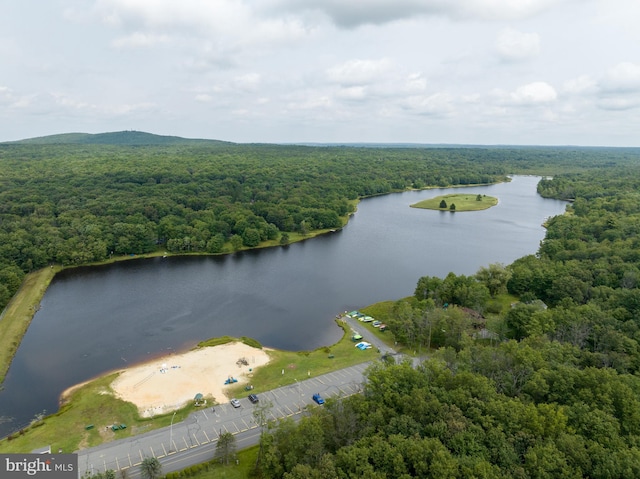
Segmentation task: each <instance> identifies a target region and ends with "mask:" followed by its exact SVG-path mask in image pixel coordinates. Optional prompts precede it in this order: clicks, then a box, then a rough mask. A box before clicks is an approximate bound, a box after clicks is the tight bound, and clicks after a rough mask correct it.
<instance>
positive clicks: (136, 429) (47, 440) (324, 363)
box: [0, 332, 377, 477]
mask: <svg viewBox="0 0 640 479" xmlns="http://www.w3.org/2000/svg"><path fill="white" fill-rule="evenodd" d="M230 341H237V339H236V338H230V337H223V338H214V339H212V340H209V341H204V342H203V343H201V344H224V343H226V342H230ZM243 341H244V342H247V341H248V342H251V341H252V340H251V339H250V338H246V340H243ZM269 354H270V356H271V357H272V360H271V362H270V363H269V364H268V365H266V366H263V367H261V368H259V369H257V370H256V371H254V376H253V378H252V384H253V386H254V389H253V391H252V392H261V391H267V390H269V389H274V388H277V387H280V386H286V385H289V384H294V383H295V382H296V381H301V380H303V379H307V378H308V377H312V376H317V375H320V374H323V373H327V372H330V371H334V370H336V369H340V368H344V367H347V366H351V365H353V364H359V363H361V362H365V361H369V360H372V359H375V358H376V357H377V352H374V351H372V350H367V351H360V350H359V349H356V348H354V347H353V343H352V342H351V340H350V335H349V334H347V333H346V332H345V334H344V335H343V338H342V339H341V340H340V341H339V342H338V343H336V344H335V345H333V346H330V347H324V348H319V349H317V350H314V351H308V352H307V351H305V352H291V351H275V350H273V351H269ZM282 371H284V374H283V373H282ZM116 377H117V373H114V374H109V375H107V376H103V377H100V378H98V379H95V380H93V381H90V382H88V383H85V384H83V385H80V386H78V387H77V388H75V389H74V390H73V391H71V392H70V393H69V394H68V395H67V397H66V399H65V403H64V404H63V405H62V407H61V408H60V410H59V411H58V412H57V413H55V414H52V415H50V416H47V417H45V418H43V419H41V420H38V421H35V422H34V423H33V424H32V425H31V426H30V427H28V428H26V429H25V430H23V431H21V432H19V433H16V434H13V435H12V436H10V439H9V438H7V439H5V440H3V441H1V442H0V452H3V453H4V452H25V451H31V450H34V449H36V448H39V447H42V446H46V445H51V448H52V450H53V451H58V450H60V449H61V450H62V451H63V452H73V451H75V450H78V449H80V448H87V447H92V446H97V445H99V444H101V443H103V442H108V441H112V440H115V439H120V438H123V437H128V436H133V435H136V434H141V433H143V432H147V431H150V430H153V429H158V428H161V427H165V426H168V425H169V424H170V423H171V418H172V416H173V413H168V414H165V415H163V416H156V417H154V418H149V419H146V418H141V417H140V416H139V415H138V410H137V408H136V406H135V405H133V404H132V403H129V402H126V401H122V400H120V399H117V398H115V397H114V396H113V394H112V389H111V387H110V384H111V383H112V382H113V381H114V380H115V378H116ZM231 391H232V392H230V393H229V394H233V395H236V396H237V397H244V396H246V395H248V394H249V392H248V391H246V390H245V389H244V387H243V386H237V387H236V388H235V389H231ZM194 410H195V406H193V405H192V404H189V405H188V406H187V407H185V408H184V409H181V410H179V411H178V412H177V413H176V417H175V420H174V421H176V422H177V421H182V420H183V419H186V417H187V416H188V415H189V414H191V413H192V412H193V411H194ZM90 424H92V425H93V427H92V428H90V429H87V428H86V427H87V426H88V425H90ZM113 424H126V426H127V427H126V429H122V430H118V431H113V430H111V429H110V428H109V426H111V425H113ZM226 469H227V468H225V470H226ZM229 477H232V476H229ZM245 477H246V476H245Z"/></svg>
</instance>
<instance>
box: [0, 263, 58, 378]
mask: <svg viewBox="0 0 640 479" xmlns="http://www.w3.org/2000/svg"><path fill="white" fill-rule="evenodd" d="M60 269H61V268H60V267H52V268H43V269H41V270H39V271H36V272H34V273H29V274H28V275H27V276H26V277H25V280H24V282H23V283H22V286H20V289H19V290H18V292H17V293H16V294H15V295H14V297H13V298H12V299H11V302H10V303H9V304H8V305H7V307H6V308H5V311H4V313H3V315H2V318H1V319H0V384H2V383H3V382H4V378H5V376H6V374H7V371H8V370H9V365H10V364H11V360H12V359H13V356H14V354H15V353H16V351H17V350H18V346H19V345H20V341H22V337H23V336H24V335H25V333H26V332H27V329H28V328H29V324H31V319H32V318H33V315H34V314H35V312H36V311H37V310H38V307H39V304H40V300H41V299H42V297H43V296H44V293H45V291H46V290H47V287H48V286H49V284H50V283H51V280H52V279H53V277H54V276H55V274H56V273H57V272H58V271H59V270H60Z"/></svg>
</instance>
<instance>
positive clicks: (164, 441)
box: [78, 363, 368, 479]
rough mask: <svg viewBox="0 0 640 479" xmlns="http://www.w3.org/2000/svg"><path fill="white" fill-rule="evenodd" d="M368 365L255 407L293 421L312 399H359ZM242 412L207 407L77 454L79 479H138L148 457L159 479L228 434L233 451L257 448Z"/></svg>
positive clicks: (284, 391)
mask: <svg viewBox="0 0 640 479" xmlns="http://www.w3.org/2000/svg"><path fill="white" fill-rule="evenodd" d="M367 366H368V363H363V364H359V365H356V366H352V367H349V368H345V369H340V370H338V371H334V372H331V373H328V374H324V375H321V376H317V377H313V378H310V379H305V380H304V381H299V382H297V383H295V384H292V385H289V386H284V387H281V388H278V389H273V390H271V391H268V392H265V393H262V394H260V395H259V396H258V397H259V398H260V404H266V403H271V404H272V407H271V408H270V409H269V410H268V413H267V416H268V418H269V419H273V420H275V419H281V418H285V417H294V418H296V417H298V416H300V415H301V414H303V413H304V411H305V410H306V408H307V406H309V405H313V404H315V403H314V402H313V400H312V398H311V396H312V395H313V394H315V393H320V394H321V395H322V396H323V397H325V398H327V397H331V396H340V397H344V396H349V395H352V394H356V393H359V392H360V391H361V390H362V384H363V382H364V375H363V373H364V370H365V369H366V367H367ZM240 403H241V407H239V408H237V409H236V408H233V407H232V406H231V405H230V404H229V403H226V404H222V405H218V406H215V408H214V409H212V408H211V407H206V408H203V409H201V410H200V411H197V412H195V413H193V414H191V415H190V416H189V417H188V418H187V419H185V420H184V421H181V422H177V423H174V424H173V425H172V426H170V427H165V428H162V429H157V430H154V431H150V432H148V433H145V434H141V435H137V436H133V437H129V438H125V439H121V440H118V441H113V442H109V443H106V444H103V445H101V446H97V447H94V448H91V449H85V450H82V451H79V452H78V469H79V471H78V477H82V475H84V474H85V473H89V474H94V473H97V472H104V471H105V470H107V469H113V470H115V471H118V470H120V469H128V477H129V478H131V479H134V478H136V477H139V467H138V466H139V465H140V463H141V462H142V461H143V459H145V458H147V457H156V458H157V459H158V460H159V461H160V463H161V464H162V470H163V472H164V473H167V472H172V471H178V470H181V469H184V468H185V467H188V466H190V465H192V464H198V463H201V462H205V461H208V460H211V459H212V458H213V456H214V453H215V448H216V443H217V439H218V437H220V434H221V433H223V432H230V433H232V434H234V435H235V437H236V447H237V449H238V450H240V449H244V448H246V447H249V446H251V445H254V444H257V443H258V441H259V436H260V429H259V427H258V424H257V423H256V421H255V418H254V417H253V411H254V409H255V407H256V406H255V405H253V404H251V402H249V400H248V399H247V398H242V399H240Z"/></svg>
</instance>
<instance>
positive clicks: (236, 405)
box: [231, 398, 240, 408]
mask: <svg viewBox="0 0 640 479" xmlns="http://www.w3.org/2000/svg"><path fill="white" fill-rule="evenodd" d="M231 405H232V406H233V407H235V408H239V407H240V401H238V400H237V399H235V398H233V399H232V400H231Z"/></svg>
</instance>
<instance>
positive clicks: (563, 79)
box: [0, 0, 640, 146]
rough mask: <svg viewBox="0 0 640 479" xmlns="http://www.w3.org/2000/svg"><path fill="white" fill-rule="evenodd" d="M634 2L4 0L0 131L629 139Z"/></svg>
mask: <svg viewBox="0 0 640 479" xmlns="http://www.w3.org/2000/svg"><path fill="white" fill-rule="evenodd" d="M639 20H640V1H638V0H47V1H36V0H3V1H2V2H1V3H0V141H9V140H17V139H23V138H31V137H36V136H43V135H49V134H56V133H67V132H87V133H100V132H107V131H120V130H142V131H148V132H151V133H157V134H164V135H178V136H184V137H189V138H212V139H220V140H227V141H235V142H273V143H281V142H417V143H464V144H536V145H542V144H544V145H567V144H571V145H607V146H640V27H639V26H638V21H639Z"/></svg>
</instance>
